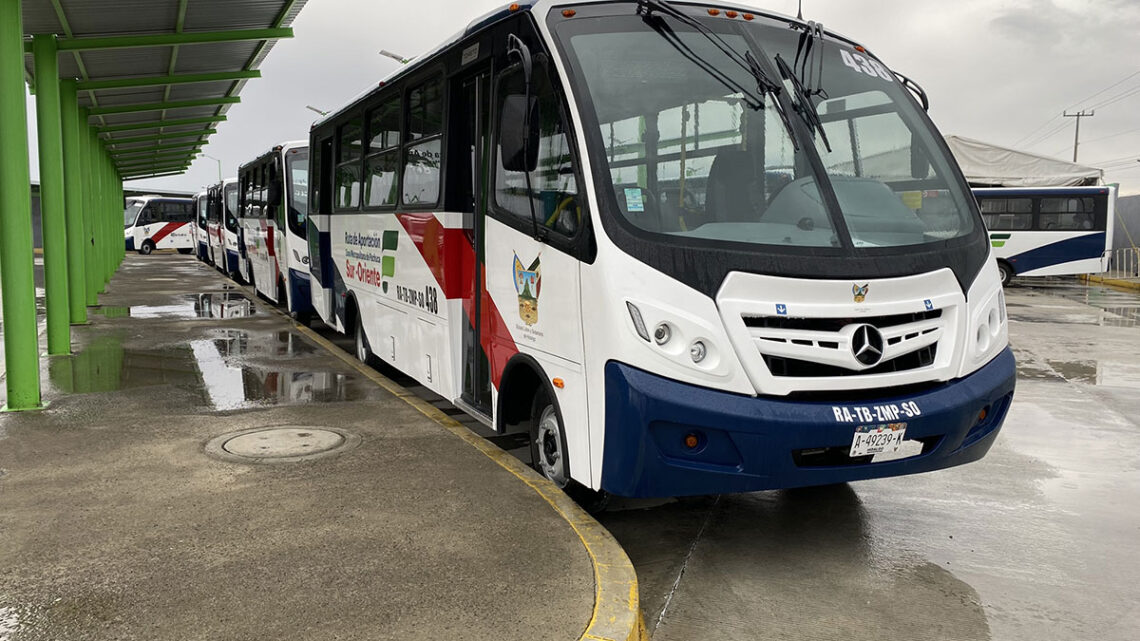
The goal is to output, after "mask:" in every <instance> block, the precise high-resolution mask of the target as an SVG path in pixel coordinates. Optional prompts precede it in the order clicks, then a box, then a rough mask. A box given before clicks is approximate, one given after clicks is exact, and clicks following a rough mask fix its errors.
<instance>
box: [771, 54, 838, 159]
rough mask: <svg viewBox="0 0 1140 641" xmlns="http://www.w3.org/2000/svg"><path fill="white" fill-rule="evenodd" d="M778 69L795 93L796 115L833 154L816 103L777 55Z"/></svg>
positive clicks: (794, 105)
mask: <svg viewBox="0 0 1140 641" xmlns="http://www.w3.org/2000/svg"><path fill="white" fill-rule="evenodd" d="M776 67H778V68H779V69H780V75H781V76H783V77H784V80H787V81H788V84H790V85H791V86H792V91H793V92H794V93H795V98H796V100H795V102H794V103H793V104H792V106H793V107H795V109H796V113H798V114H799V115H800V117H801V118H803V121H804V124H805V125H807V128H808V132H809V133H811V134H812V135H813V136H814V135H815V134H816V133H818V134H819V139H820V140H821V141H823V145H824V147H826V148H827V151H828V153H831V142H830V141H828V139H827V132H825V131H824V130H823V120H821V119H820V117H819V112H818V111H816V107H815V103H813V102H812V101H811V98H809V97H808V93H807V92H806V91H805V90H804V86H803V84H802V83H801V82H800V79H799V77H797V76H796V73H795V71H793V70H792V68H791V67H789V66H788V63H787V62H786V61H785V60H784V59H783V58H782V57H781V56H780V54H776Z"/></svg>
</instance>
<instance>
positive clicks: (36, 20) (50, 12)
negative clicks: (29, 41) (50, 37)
mask: <svg viewBox="0 0 1140 641" xmlns="http://www.w3.org/2000/svg"><path fill="white" fill-rule="evenodd" d="M20 6H21V7H23V10H24V33H63V28H62V27H61V26H60V24H59V20H58V19H56V17H55V9H53V8H52V6H51V3H50V2H44V1H43V0H23V2H21V3H20Z"/></svg>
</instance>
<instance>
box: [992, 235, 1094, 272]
mask: <svg viewBox="0 0 1140 641" xmlns="http://www.w3.org/2000/svg"><path fill="white" fill-rule="evenodd" d="M992 237H993V234H991V238H992ZM1106 238H1107V235H1106V232H1071V233H1060V232H1049V231H1021V232H1010V233H1009V239H1008V240H1005V241H1004V243H1005V244H1004V246H1002V247H1000V248H995V251H996V252H1000V253H997V255H998V256H999V257H1001V258H1004V259H1005V260H1007V261H1008V262H1009V264H1010V265H1012V266H1013V269H1014V272H1015V273H1016V274H1017V275H1019V276H1057V275H1063V274H1087V273H1095V272H1099V271H1101V265H1102V261H1101V258H1102V257H1103V255H1104V251H1105V242H1106ZM991 242H995V241H991ZM996 242H1002V241H1000V240H999V241H996Z"/></svg>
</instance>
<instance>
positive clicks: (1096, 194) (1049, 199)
mask: <svg viewBox="0 0 1140 641" xmlns="http://www.w3.org/2000/svg"><path fill="white" fill-rule="evenodd" d="M974 196H975V197H976V198H977V199H978V206H979V207H980V208H981V210H982V219H983V220H985V222H986V228H987V229H988V230H989V234H990V244H991V245H992V246H993V252H994V255H995V256H996V257H997V261H998V268H999V269H1000V270H1001V279H1002V284H1003V285H1006V284H1009V281H1010V279H1012V278H1013V277H1014V276H1068V275H1073V274H1098V273H1101V272H1104V271H1106V270H1107V269H1108V264H1109V261H1110V260H1111V258H1112V228H1113V226H1114V224H1115V218H1116V187H1114V186H1105V187H1040V188H985V189H983V188H978V189H974Z"/></svg>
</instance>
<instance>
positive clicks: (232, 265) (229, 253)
mask: <svg viewBox="0 0 1140 641" xmlns="http://www.w3.org/2000/svg"><path fill="white" fill-rule="evenodd" d="M226 273H228V274H236V273H238V253H237V252H236V251H234V250H232V249H227V250H226Z"/></svg>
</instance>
